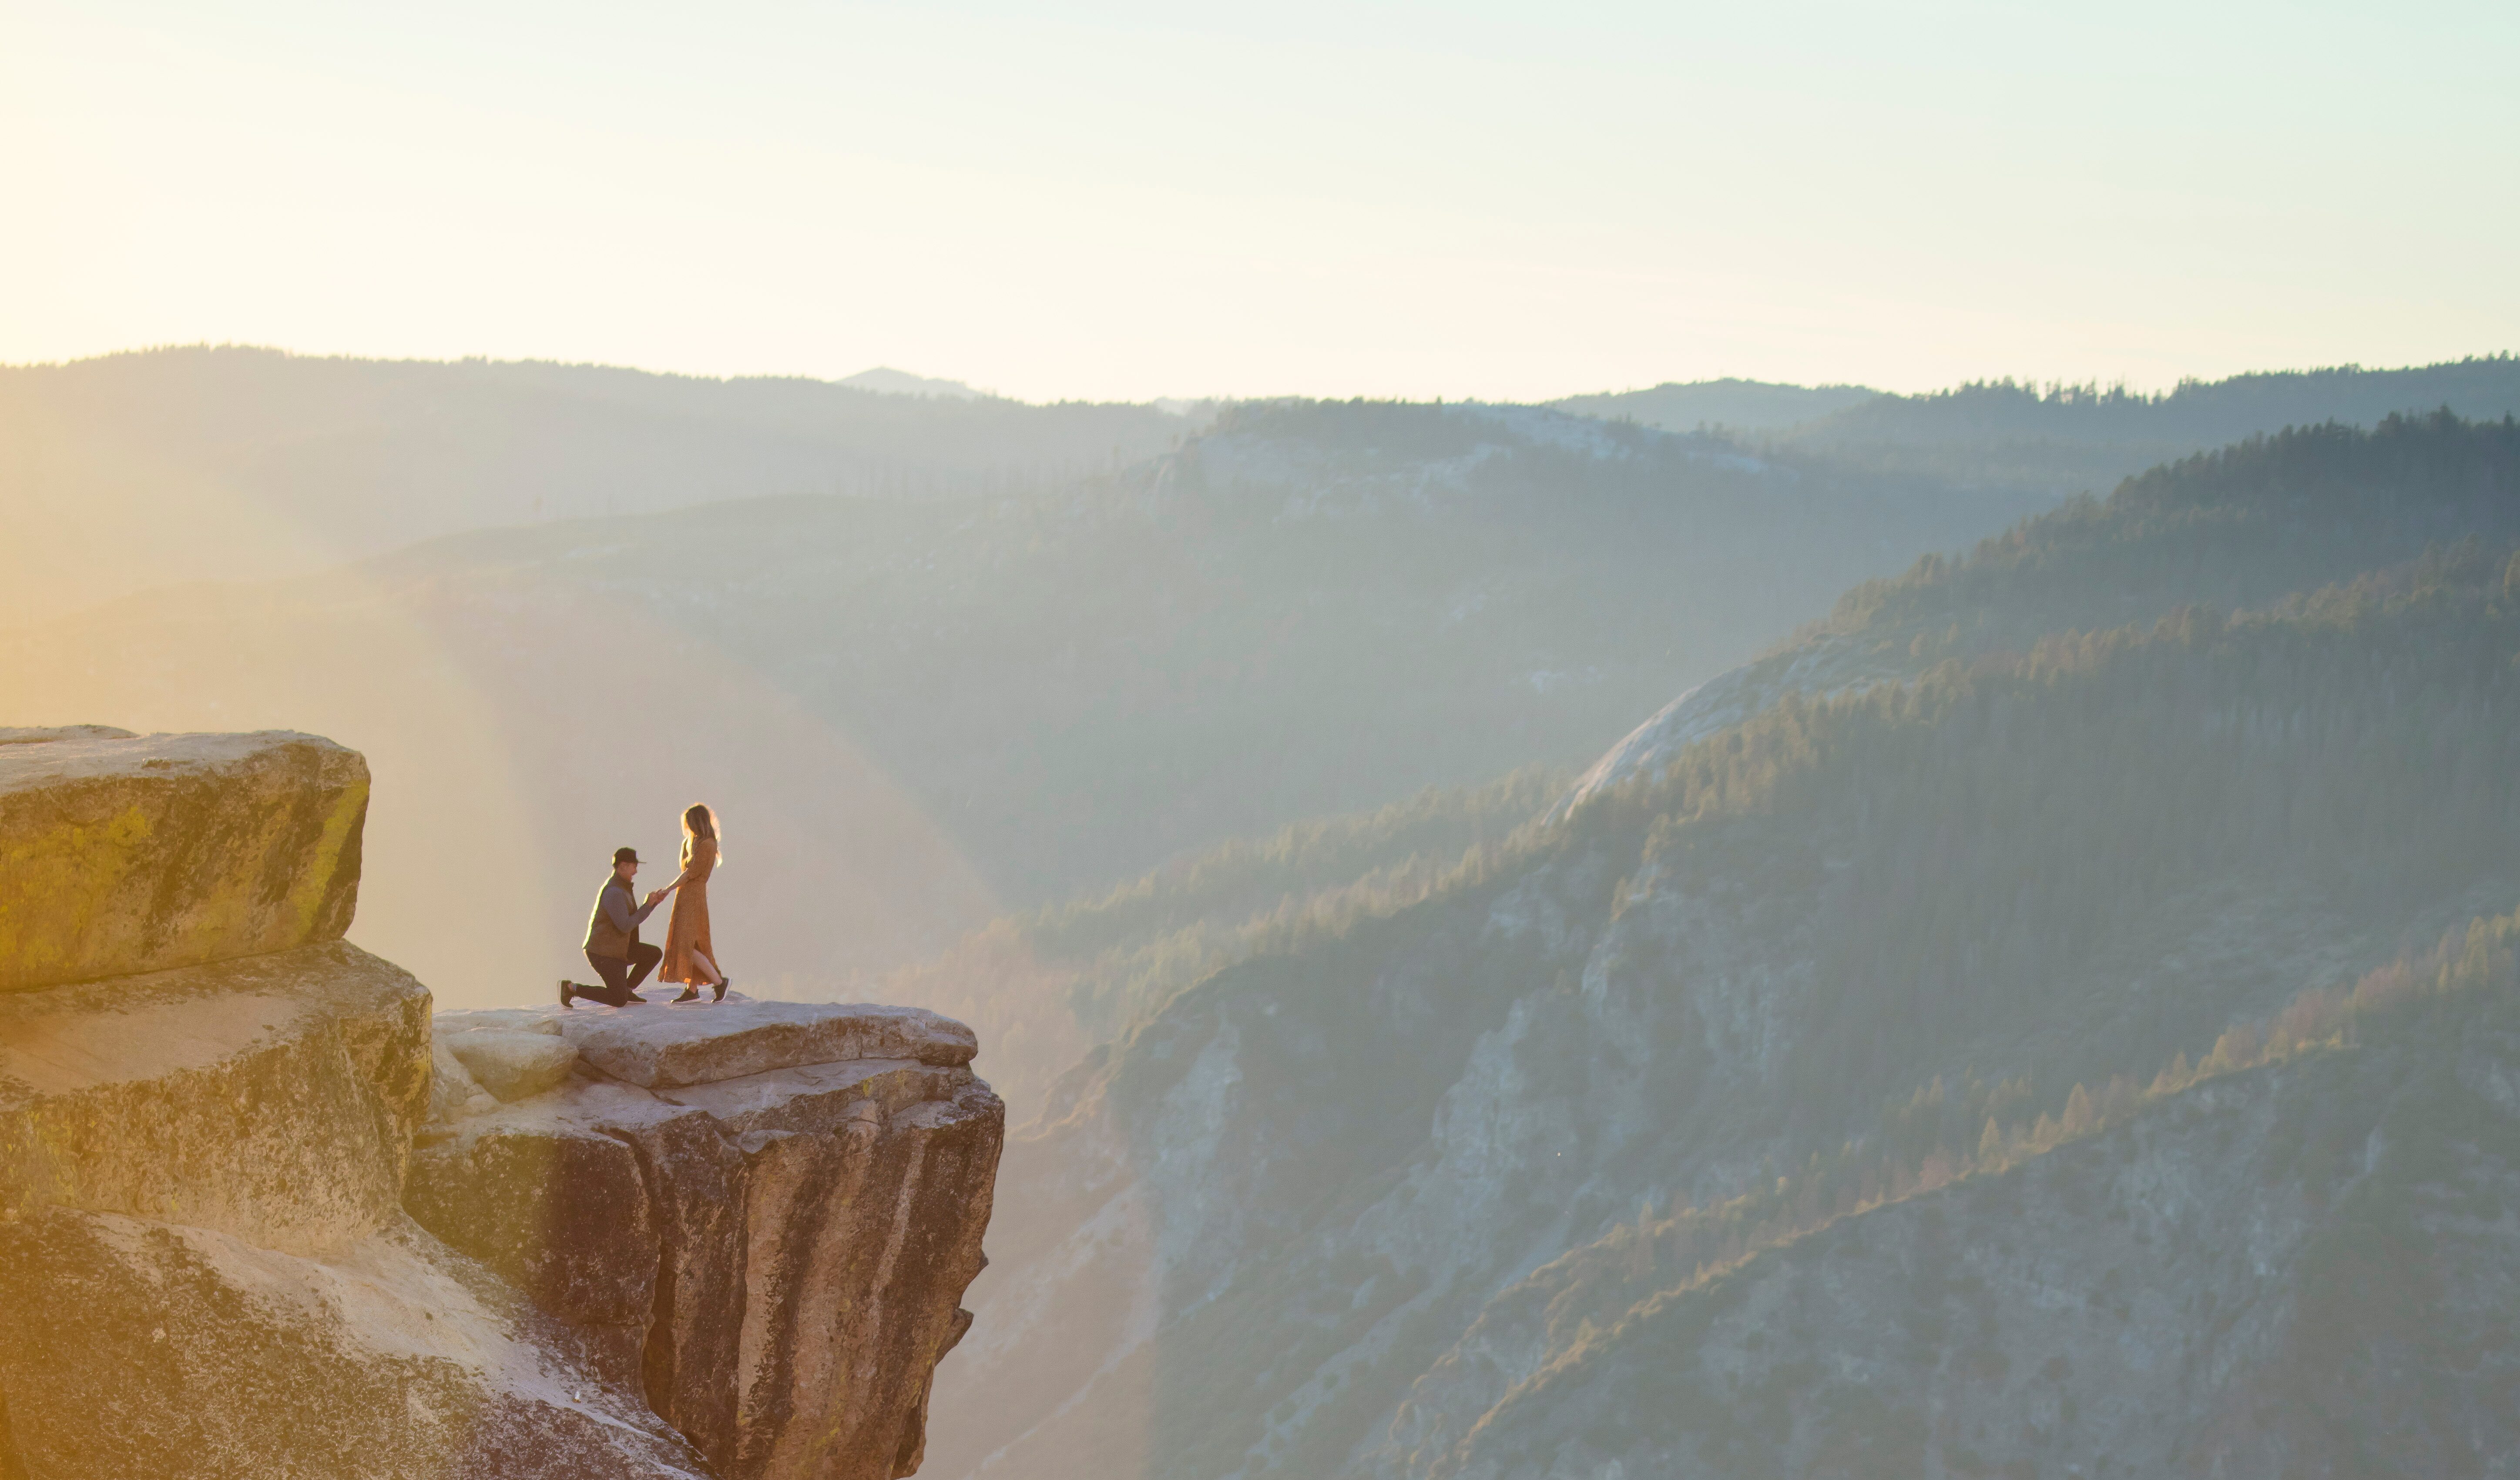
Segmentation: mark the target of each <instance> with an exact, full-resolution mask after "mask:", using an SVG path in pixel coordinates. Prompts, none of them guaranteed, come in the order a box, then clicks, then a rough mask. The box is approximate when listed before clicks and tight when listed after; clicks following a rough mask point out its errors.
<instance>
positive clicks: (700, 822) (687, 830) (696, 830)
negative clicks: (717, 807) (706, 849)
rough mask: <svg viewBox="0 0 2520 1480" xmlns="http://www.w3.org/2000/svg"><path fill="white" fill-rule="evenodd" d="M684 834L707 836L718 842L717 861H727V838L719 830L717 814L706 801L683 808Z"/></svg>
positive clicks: (686, 835) (688, 835)
mask: <svg viewBox="0 0 2520 1480" xmlns="http://www.w3.org/2000/svg"><path fill="white" fill-rule="evenodd" d="M683 836H685V837H705V838H707V839H708V840H709V841H711V842H713V843H715V844H717V861H718V862H719V863H725V862H726V839H725V838H724V837H722V836H720V835H719V833H718V830H717V814H716V813H715V812H712V811H710V810H709V807H708V804H707V803H706V802H694V803H692V804H691V805H690V806H688V807H685V808H684V809H683Z"/></svg>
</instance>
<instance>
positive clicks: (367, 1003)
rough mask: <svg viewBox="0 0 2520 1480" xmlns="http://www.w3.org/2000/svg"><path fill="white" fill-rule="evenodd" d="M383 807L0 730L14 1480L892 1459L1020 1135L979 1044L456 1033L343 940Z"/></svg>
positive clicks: (816, 1031) (7, 1339) (654, 1469)
mask: <svg viewBox="0 0 2520 1480" xmlns="http://www.w3.org/2000/svg"><path fill="white" fill-rule="evenodd" d="M44 752H51V756H50V758H49V759H48V760H45V761H43V762H42V763H41V764H40V765H38V764H35V763H32V762H28V761H25V760H23V759H22V757H23V756H35V755H41V754H43V753H44ZM160 762H162V763H163V764H160ZM365 796H366V770H365V766H364V764H363V763H362V762H361V761H360V760H359V758H358V757H357V756H356V755H355V754H353V753H351V752H348V751H344V750H340V749H339V748H338V747H336V746H333V745H331V744H330V743H329V742H327V741H322V740H310V739H307V738H304V737H291V736H250V737H177V738H173V739H165V738H159V739H156V740H142V739H135V738H132V737H127V736H122V735H120V734H119V733H118V732H106V733H100V732H76V733H66V732H23V731H0V857H5V858H6V860H7V862H8V864H9V867H8V869H7V870H6V871H5V872H0V936H4V937H5V938H0V986H8V987H12V988H16V989H18V990H11V991H6V992H0V1248H5V1250H6V1257H5V1258H0V1480H19V1477H27V1480H95V1477H102V1476H108V1475H112V1476H133V1477H140V1476H152V1477H155V1476H187V1477H190V1476H203V1477H210V1476H218V1477H226V1476H236V1477H248V1476H250V1477H256V1480H259V1477H264V1476H270V1475H277V1474H292V1475H305V1476H310V1477H324V1480H332V1477H354V1476H356V1477H364V1476H378V1477H384V1476H393V1477H418V1476H432V1477H435V1476H447V1477H454V1476H465V1477H472V1476H478V1477H484V1480H487V1477H494V1476H495V1477H501V1480H515V1477H553V1480H560V1477H568V1480H576V1477H585V1480H598V1477H604V1480H611V1477H621V1476H632V1477H674V1476H714V1477H719V1480H726V1477H732V1476H738V1475H742V1476H753V1475H762V1476H783V1477H784V1476H834V1477H840V1476H847V1477H854V1476H861V1475H866V1476H883V1477H887V1480H888V1477H892V1476H897V1475H904V1474H908V1473H909V1472H910V1471H911V1469H913V1468H915V1467H916V1465H917V1463H918V1460H919V1458H920V1455H921V1450H922V1440H923V1435H924V1415H925V1407H926V1397H927V1388H928V1381H929V1377H930V1374H931V1371H932V1368H933V1365H934V1363H935V1361H936V1360H937V1359H938V1358H939V1357H941V1356H942V1355H943V1354H944V1353H945V1352H946V1351H947V1350H948V1349H950V1348H951V1347H952V1345H953V1344H954V1342H955V1340H956V1339H957V1338H958V1337H959V1336H960V1335H961V1333H962V1330H963V1328H964V1325H965V1323H967V1320H968V1318H967V1316H964V1315H963V1314H962V1313H961V1312H960V1311H959V1309H958V1300H959V1297H960V1296H961V1294H962V1291H963V1288H964V1286H965V1285H966V1284H967V1283H968V1281H969V1279H970V1278H971V1277H972V1275H974V1274H976V1273H977V1271H978V1269H979V1267H980V1264H981V1262H982V1260H981V1256H980V1251H979V1244H980V1236H981V1233H982V1232H983V1231H984V1229H985V1228H986V1225H987V1222H988V1215H989V1205H990V1188H991V1183H992V1179H993V1177H994V1173H995V1168H996V1162H997V1154H998V1147H999V1143H1000V1139H1001V1135H1002V1130H1003V1124H1004V1110H1003V1107H1002V1106H1001V1105H1000V1104H999V1102H998V1100H997V1098H996V1097H995V1096H994V1095H992V1094H991V1093H990V1092H989V1090H988V1087H987V1086H986V1085H984V1084H981V1083H980V1082H979V1081H978V1080H977V1079H975V1078H974V1077H973V1076H972V1074H971V1071H970V1069H969V1068H968V1067H967V1064H968V1061H969V1059H970V1057H971V1055H972V1053H973V1051H974V1049H975V1047H976V1046H975V1045H974V1044H973V1043H972V1041H971V1038H970V1034H969V1031H968V1030H967V1029H964V1028H962V1027H961V1025H960V1024H955V1023H951V1022H948V1021H947V1020H945V1019H942V1018H937V1017H935V1016H934V1015H933V1014H930V1013H923V1012H920V1011H917V1010H916V1009H872V1008H866V1009H833V1008H817V1009H800V1008H793V1007H786V1006H781V1005H771V1004H742V1003H737V1002H730V1003H728V1004H726V1005H723V1006H722V1007H716V1008H711V1009H704V1010H702V1011H697V1012H692V1011H676V1012H668V1011H667V1010H666V1009H663V1008H661V1007H658V1008H647V1009H633V1010H628V1011H623V1012H619V1013H615V1012H613V1011H611V1010H610V1009H590V1010H588V1011H586V1012H584V1013H580V1014H574V1015H571V1016H568V1017H561V1016H559V1015H558V1014H557V1013H554V1014H541V1013H533V1012H509V1013H488V1014H451V1015H450V1017H449V1019H448V1020H447V1021H446V1024H445V1027H446V1032H445V1033H444V1034H443V1036H442V1037H441V1036H440V1035H439V1034H438V1032H437V1031H436V1030H435V1028H434V1027H433V1025H432V1022H431V1019H430V1017H429V1014H428V994H427V989H426V988H425V987H423V986H422V985H421V984H420V983H419V982H418V981H416V980H414V979H413V978H412V977H411V976H410V975H409V974H408V973H406V972H403V971H401V970H399V969H398V968H396V967H394V966H392V965H391V964H387V963H385V962H382V961H379V960H378V959H376V958H375V957H372V956H369V955H367V954H366V953H365V952H362V951H360V950H358V949H357V948H356V947H354V946H351V945H348V944H347V943H345V942H342V941H340V940H339V939H338V937H339V935H340V934H341V932H342V930H343V928H345V927H346V925H347V923H348V920H349V912H350V907H351V903H352V901H353V899H354V898H355V891H356V886H357V873H358V822H359V815H360V812H361V810H362V809H363V807H364V804H365ZM5 932H15V933H5ZM153 967H154V968H155V969H152V968H153ZM66 972H67V973H70V975H71V977H72V979H67V980H65V979H62V973H66ZM48 973H49V974H48ZM81 973H88V974H92V975H93V976H94V977H95V978H98V979H86V978H85V976H83V975H81ZM643 1013H644V1014H648V1015H647V1016H644V1017H643ZM878 1054H886V1055H896V1056H875V1055H878ZM607 1064H609V1065H614V1066H616V1067H620V1068H621V1069H622V1070H623V1071H624V1072H625V1073H630V1074H635V1075H636V1076H637V1077H638V1078H639V1079H640V1080H641V1081H642V1082H641V1083H630V1082H625V1081H624V1080H623V1079H621V1078H617V1077H615V1076H614V1075H612V1074H611V1073H609V1072H607V1068H606V1065H607ZM468 1065H469V1067H468ZM476 1070H477V1074H478V1077H477V1078H476V1077H475V1072H476ZM415 1144H417V1145H418V1149H417V1151H415V1149H414V1148H415Z"/></svg>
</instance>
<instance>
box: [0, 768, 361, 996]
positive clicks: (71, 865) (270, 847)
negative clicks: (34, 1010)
mask: <svg viewBox="0 0 2520 1480" xmlns="http://www.w3.org/2000/svg"><path fill="white" fill-rule="evenodd" d="M367 810H368V766H367V762H366V761H364V760H362V759H361V758H360V757H359V754H358V752H356V751H354V750H345V749H343V748H341V747H340V746H338V745H336V744H334V743H333V742H332V741H331V740H319V739H317V738H315V737H314V736H309V735H293V734H288V733H284V732H268V733H264V734H259V735H151V736H133V735H129V734H126V733H124V732H121V731H112V730H105V729H102V728H100V727H95V726H86V727H81V728H78V729H74V730H61V731H27V730H13V731H6V732H0V991H10V990H23V989H26V988H31V987H43V986H51V985H55V984H57V983H62V982H73V981H93V980H96V979H98V978H101V977H109V976H122V975H128V974H131V973H135V972H143V971H158V970H163V969H166V968H168V967H172V966H184V965H194V964H202V963H205V962H214V961H226V960H230V959H233V958H236V957H240V956H251V955H258V954H262V953H266V952H272V951H283V950H287V949H289V948H291V947H293V946H300V945H306V944H310V943H314V942H320V941H328V940H338V939H340V938H341V935H342V933H343V932H344V931H346V930H348V929H349V927H350V916H351V913H352V912H353V911H354V910H355V909H356V908H357V903H358V888H359V836H360V829H361V826H362V824H363V823H364V822H365V820H366V817H367Z"/></svg>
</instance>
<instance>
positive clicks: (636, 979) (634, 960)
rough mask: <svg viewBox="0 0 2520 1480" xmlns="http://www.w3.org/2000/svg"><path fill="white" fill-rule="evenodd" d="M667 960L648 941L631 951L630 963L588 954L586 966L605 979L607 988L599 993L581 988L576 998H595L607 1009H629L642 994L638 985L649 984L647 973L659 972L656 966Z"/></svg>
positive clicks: (631, 948)
mask: <svg viewBox="0 0 2520 1480" xmlns="http://www.w3.org/2000/svg"><path fill="white" fill-rule="evenodd" d="M664 959H665V953H664V952H663V951H660V950H658V949H657V948H656V947H654V946H652V945H649V944H648V943H647V942H645V941H640V942H637V943H635V944H633V945H632V946H631V947H630V959H629V960H628V961H623V960H622V959H621V958H620V957H617V956H598V955H596V954H595V953H594V952H592V951H589V952H587V953H586V964H588V965H590V966H593V967H594V968H595V970H596V974H597V975H599V976H602V977H603V978H604V986H603V989H602V990H600V991H599V990H597V989H596V988H594V987H580V988H579V989H578V991H577V995H578V996H580V997H592V998H594V999H595V1000H596V1001H597V1002H600V1003H603V1004H605V1005H607V1007H615V1008H626V1007H628V1006H630V998H631V996H632V995H633V994H635V993H636V992H637V991H638V990H639V983H641V982H643V981H646V980H647V979H648V973H649V972H651V971H653V970H654V969H656V963H658V962H660V961H663V960H664Z"/></svg>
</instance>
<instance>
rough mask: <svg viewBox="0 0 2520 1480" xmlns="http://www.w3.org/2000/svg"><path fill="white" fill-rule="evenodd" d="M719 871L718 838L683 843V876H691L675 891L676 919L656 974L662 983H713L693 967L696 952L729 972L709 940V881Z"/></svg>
mask: <svg viewBox="0 0 2520 1480" xmlns="http://www.w3.org/2000/svg"><path fill="white" fill-rule="evenodd" d="M716 870H717V839H716V838H714V837H687V838H684V839H683V872H684V874H685V875H688V876H687V877H685V878H684V880H683V886H682V887H681V888H679V889H677V890H675V891H674V918H673V919H671V920H669V921H667V922H666V925H665V959H664V961H663V962H662V963H661V964H660V968H659V969H658V970H657V972H656V979H657V980H658V981H680V982H705V981H707V980H709V978H708V976H707V975H706V974H705V973H703V972H702V971H701V970H700V968H699V967H698V966H697V965H695V964H693V962H692V953H693V952H694V951H697V952H698V953H700V954H701V955H702V956H705V957H707V958H708V959H709V960H710V961H711V962H714V963H716V964H717V968H718V970H719V972H720V973H721V974H723V973H724V972H725V970H726V963H725V962H723V961H719V960H718V954H717V946H716V945H715V944H714V943H713V942H711V941H710V939H709V918H708V878H709V875H711V874H712V873H715V872H716Z"/></svg>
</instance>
